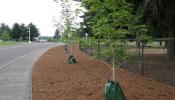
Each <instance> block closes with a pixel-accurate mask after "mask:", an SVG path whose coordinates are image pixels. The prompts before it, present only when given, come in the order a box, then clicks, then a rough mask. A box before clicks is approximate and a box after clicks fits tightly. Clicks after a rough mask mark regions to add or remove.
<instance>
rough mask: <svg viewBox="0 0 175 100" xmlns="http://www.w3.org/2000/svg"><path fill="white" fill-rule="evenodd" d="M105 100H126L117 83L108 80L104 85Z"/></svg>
mask: <svg viewBox="0 0 175 100" xmlns="http://www.w3.org/2000/svg"><path fill="white" fill-rule="evenodd" d="M105 100H126V97H125V95H124V93H123V90H122V88H121V86H120V85H119V83H117V82H115V81H110V80H108V82H107V83H106V84H105Z"/></svg>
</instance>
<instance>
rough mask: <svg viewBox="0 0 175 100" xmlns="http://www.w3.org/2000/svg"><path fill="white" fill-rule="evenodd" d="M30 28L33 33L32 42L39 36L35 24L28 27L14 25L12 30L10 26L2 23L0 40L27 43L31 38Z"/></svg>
mask: <svg viewBox="0 0 175 100" xmlns="http://www.w3.org/2000/svg"><path fill="white" fill-rule="evenodd" d="M29 27H30V33H31V35H30V36H31V40H34V38H35V37H38V36H39V29H38V28H37V27H36V26H35V25H34V24H33V23H30V24H28V25H25V24H19V23H14V24H13V26H12V28H10V27H9V26H8V25H6V24H4V23H2V24H1V25H0V38H1V39H2V40H3V41H8V40H15V41H25V40H28V38H29V35H28V34H29Z"/></svg>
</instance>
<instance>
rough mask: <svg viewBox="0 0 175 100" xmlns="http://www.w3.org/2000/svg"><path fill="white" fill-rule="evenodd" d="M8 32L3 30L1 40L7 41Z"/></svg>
mask: <svg viewBox="0 0 175 100" xmlns="http://www.w3.org/2000/svg"><path fill="white" fill-rule="evenodd" d="M9 37H10V36H9V32H8V31H6V30H4V32H3V33H2V40H3V41H8V40H9Z"/></svg>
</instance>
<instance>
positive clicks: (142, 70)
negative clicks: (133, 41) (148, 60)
mask: <svg viewBox="0 0 175 100" xmlns="http://www.w3.org/2000/svg"><path fill="white" fill-rule="evenodd" d="M144 46H145V43H144V41H142V53H141V74H142V75H143V73H144V63H143V62H144Z"/></svg>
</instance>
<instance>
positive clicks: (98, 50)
mask: <svg viewBox="0 0 175 100" xmlns="http://www.w3.org/2000/svg"><path fill="white" fill-rule="evenodd" d="M97 45H98V46H97V47H98V48H97V55H98V57H100V40H99V39H98V40H97Z"/></svg>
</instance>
